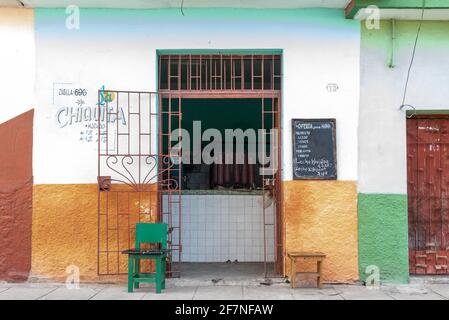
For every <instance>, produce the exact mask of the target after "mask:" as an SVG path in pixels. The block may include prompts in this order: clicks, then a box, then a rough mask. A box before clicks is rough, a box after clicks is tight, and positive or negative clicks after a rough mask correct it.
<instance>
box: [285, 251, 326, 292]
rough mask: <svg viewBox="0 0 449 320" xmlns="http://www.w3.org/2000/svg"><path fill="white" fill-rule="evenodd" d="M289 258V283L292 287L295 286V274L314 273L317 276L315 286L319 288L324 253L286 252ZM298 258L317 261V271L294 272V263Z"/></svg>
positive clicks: (295, 263)
mask: <svg viewBox="0 0 449 320" xmlns="http://www.w3.org/2000/svg"><path fill="white" fill-rule="evenodd" d="M287 255H288V257H289V258H290V266H291V276H290V283H291V286H292V288H296V276H297V275H298V274H299V275H304V274H306V275H314V276H316V277H317V281H316V283H317V286H318V288H320V289H321V287H322V274H321V272H322V270H323V261H324V259H325V258H326V255H325V254H324V253H322V252H289V253H287ZM298 260H300V261H303V262H306V261H316V263H317V272H296V265H297V262H298Z"/></svg>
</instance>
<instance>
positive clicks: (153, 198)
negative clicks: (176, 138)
mask: <svg viewBox="0 0 449 320" xmlns="http://www.w3.org/2000/svg"><path fill="white" fill-rule="evenodd" d="M98 108H99V115H98V137H99V139H98V186H99V192H98V274H99V275H118V274H125V273H127V256H126V255H123V254H121V252H122V251H123V250H126V249H128V248H133V247H134V242H135V225H136V223H137V222H161V221H164V222H166V223H168V227H169V235H168V247H169V252H170V253H169V259H168V266H167V272H168V275H169V276H178V275H179V270H176V269H175V268H174V264H173V263H172V262H173V261H180V257H181V255H180V252H181V248H180V243H181V232H180V227H181V221H180V219H181V184H180V182H179V177H180V176H181V172H180V171H181V166H179V165H178V163H179V162H178V161H179V157H180V156H181V155H180V150H175V149H174V148H173V147H172V143H171V141H170V133H171V132H172V130H174V129H176V128H177V127H180V124H181V105H180V100H178V99H176V101H173V100H172V99H171V97H168V99H165V100H164V101H163V100H162V99H161V98H160V96H159V95H158V94H157V93H154V92H131V91H115V90H101V91H99V94H98ZM164 113H167V114H168V118H167V119H168V121H165V122H163V121H161V119H162V117H163V114H164ZM162 145H164V146H166V147H165V148H161V147H160V146H162ZM142 267H143V268H151V267H152V266H151V263H148V265H146V266H145V265H144V266H142Z"/></svg>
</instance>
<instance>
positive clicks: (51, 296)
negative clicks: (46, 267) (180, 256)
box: [0, 280, 449, 300]
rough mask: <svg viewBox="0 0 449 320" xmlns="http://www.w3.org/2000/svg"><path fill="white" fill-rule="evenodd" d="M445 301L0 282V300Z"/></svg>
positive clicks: (410, 290)
mask: <svg viewBox="0 0 449 320" xmlns="http://www.w3.org/2000/svg"><path fill="white" fill-rule="evenodd" d="M10 299H14V300H15V299H17V300H19V299H20V300H61V299H62V300H176V299H186V300H202V299H204V300H217V299H223V300H227V299H229V300H236V299H237V300H265V299H275V300H279V299H286V300H292V299H296V300H365V299H367V300H429V299H430V300H448V299H449V284H445V283H419V282H418V283H412V284H408V285H383V286H381V287H380V288H378V289H375V288H373V289H369V288H366V287H364V286H360V285H324V287H323V289H321V290H319V289H315V288H297V289H291V288H290V287H289V285H288V284H273V285H270V286H265V285H238V284H236V285H213V284H211V285H179V284H178V283H176V280H172V281H170V280H168V283H167V289H166V290H164V291H163V293H161V294H156V293H154V287H148V286H147V287H143V288H141V289H138V290H136V291H135V292H134V293H128V292H127V288H126V284H121V285H106V284H81V285H80V288H79V289H68V288H67V287H66V286H65V284H60V283H31V282H27V283H20V284H17V283H0V300H10Z"/></svg>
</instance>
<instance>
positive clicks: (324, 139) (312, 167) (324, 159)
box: [292, 119, 337, 180]
mask: <svg viewBox="0 0 449 320" xmlns="http://www.w3.org/2000/svg"><path fill="white" fill-rule="evenodd" d="M335 132H336V121H335V119H293V120H292V133H293V179H294V180H305V179H320V180H335V179H337V147H336V135H335Z"/></svg>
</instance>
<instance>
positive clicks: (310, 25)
mask: <svg viewBox="0 0 449 320" xmlns="http://www.w3.org/2000/svg"><path fill="white" fill-rule="evenodd" d="M359 39H360V34H359V23H358V22H357V21H352V20H346V19H345V18H344V14H343V11H342V10H333V9H321V10H320V9H310V10H300V9H299V10H243V11H242V10H232V9H229V10H223V9H221V10H219V11H217V10H206V9H205V10H196V9H189V10H186V15H185V16H182V15H181V14H180V12H179V10H157V11H156V10H154V11H151V10H150V11H139V12H137V13H136V11H133V10H130V11H124V10H115V11H114V10H110V11H102V10H85V11H82V12H81V28H80V29H79V30H68V29H66V28H65V15H64V11H48V10H37V11H36V50H37V83H36V87H37V90H36V91H37V102H38V103H37V106H38V107H37V112H36V125H35V144H34V146H35V147H34V150H35V151H34V172H35V182H36V183H38V184H43V183H93V182H96V176H97V171H96V170H97V167H96V165H97V151H96V143H86V142H84V141H80V132H81V131H83V130H84V125H85V123H81V124H75V125H71V126H66V127H64V128H60V126H59V125H58V123H57V121H56V114H57V111H58V110H59V109H60V108H61V107H67V106H68V107H73V108H76V107H77V105H76V100H77V99H76V98H75V97H69V98H67V97H59V96H57V95H56V96H55V101H53V99H54V97H53V92H54V87H56V88H60V87H61V86H65V87H70V88H78V87H80V88H85V89H86V90H87V92H88V93H87V96H86V97H84V98H83V99H84V101H85V102H86V104H85V106H91V107H94V106H95V103H96V100H97V90H98V89H99V88H100V87H101V86H102V85H105V86H106V88H109V89H119V90H144V91H154V90H156V66H157V65H156V50H157V49H261V48H266V49H271V48H276V49H282V50H283V57H284V64H283V71H284V81H283V86H284V87H283V101H282V103H283V117H282V121H283V136H282V138H283V143H284V148H283V151H282V157H283V168H284V172H283V177H284V179H285V180H290V179H292V168H291V167H292V163H291V159H292V149H291V146H292V138H291V119H292V118H301V117H303V118H320V117H322V118H337V157H338V177H339V179H340V180H356V179H357V122H358V102H359V100H358V93H359V50H360V48H359V47H360V42H359ZM59 83H69V84H68V85H60V84H59ZM328 83H336V84H338V86H339V90H338V91H337V92H335V93H329V92H328V91H327V90H326V86H327V84H328ZM56 92H57V90H56Z"/></svg>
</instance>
